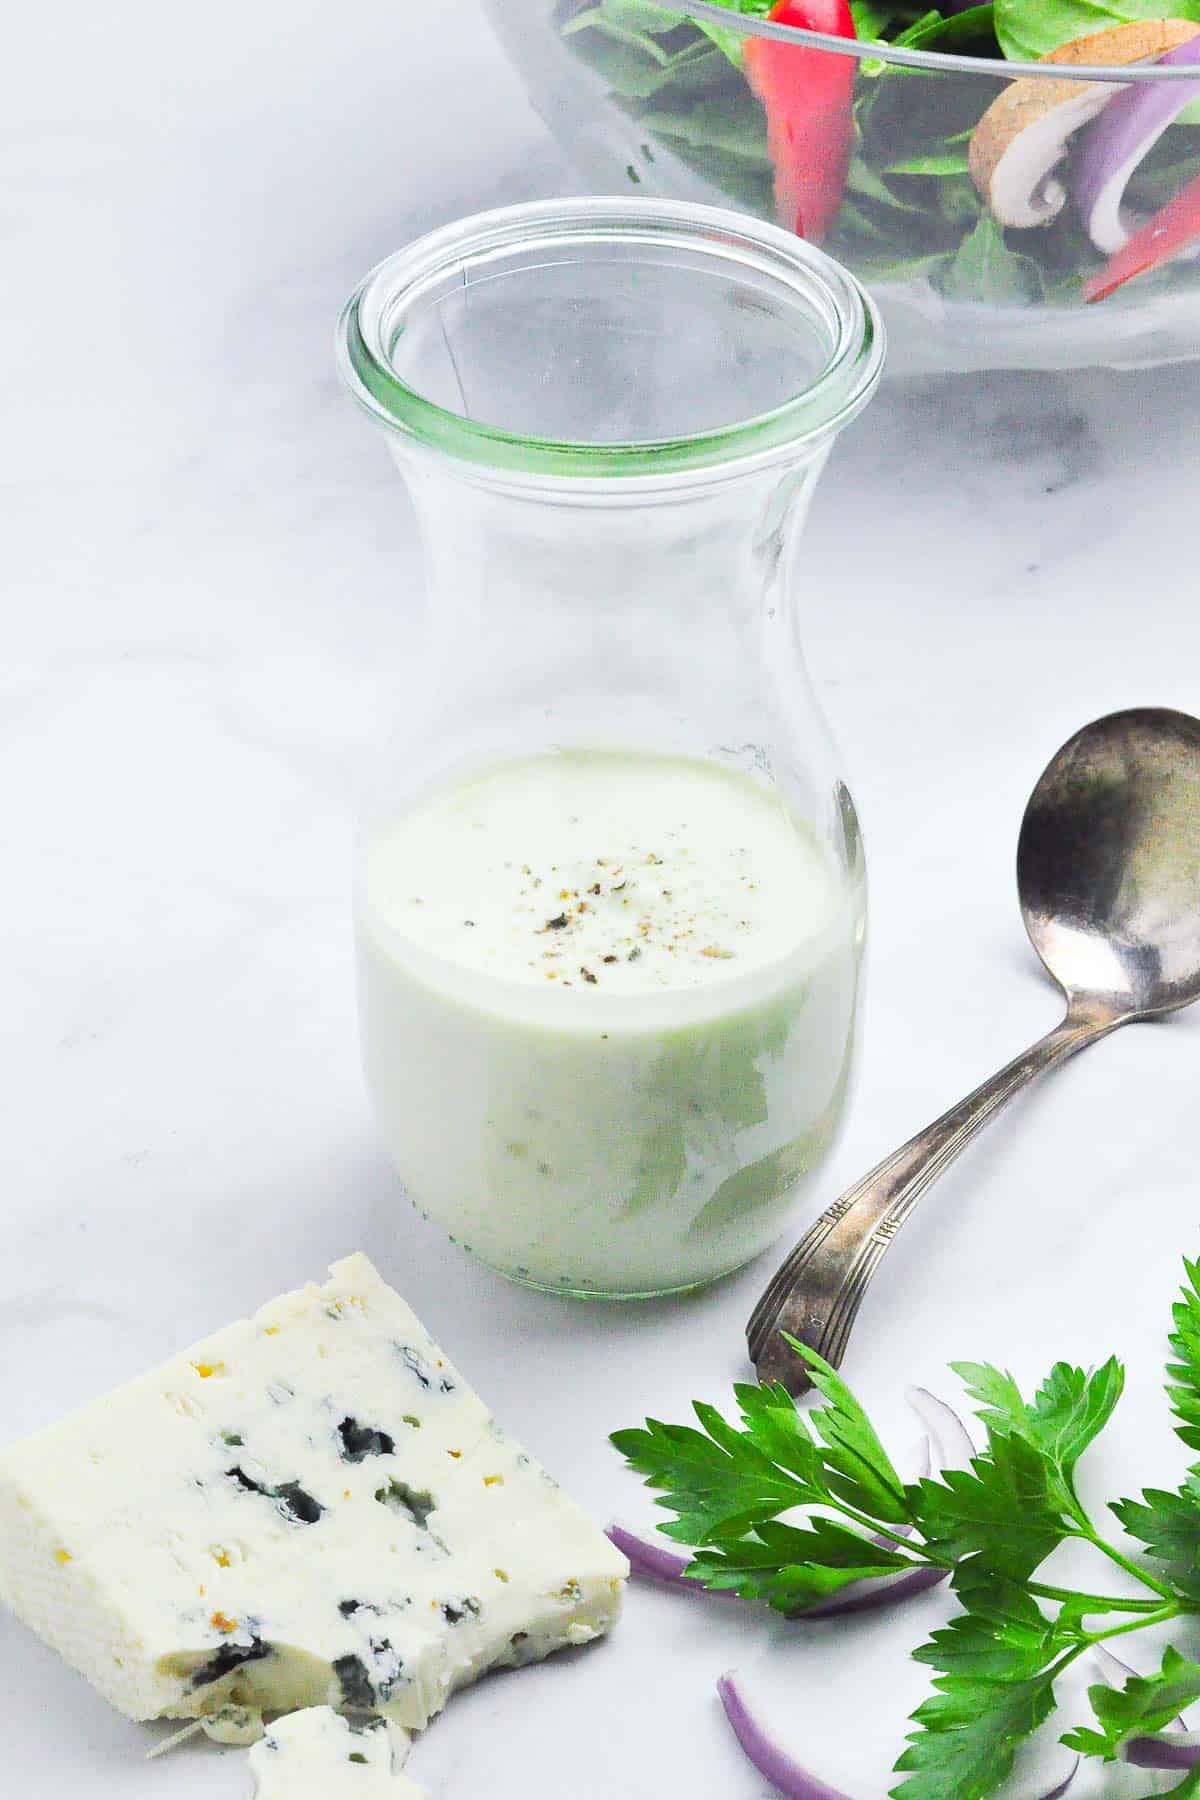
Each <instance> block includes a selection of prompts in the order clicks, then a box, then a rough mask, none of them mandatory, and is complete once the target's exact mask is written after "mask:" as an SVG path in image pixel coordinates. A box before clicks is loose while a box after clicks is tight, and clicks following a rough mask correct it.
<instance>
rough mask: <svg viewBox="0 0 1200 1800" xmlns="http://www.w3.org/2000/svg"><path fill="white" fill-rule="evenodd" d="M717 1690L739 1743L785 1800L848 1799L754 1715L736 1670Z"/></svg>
mask: <svg viewBox="0 0 1200 1800" xmlns="http://www.w3.org/2000/svg"><path fill="white" fill-rule="evenodd" d="M717 1693H718V1694H719V1695H720V1696H721V1705H722V1706H723V1707H724V1708H725V1717H726V1718H727V1719H728V1720H729V1723H730V1725H731V1726H732V1727H733V1732H734V1735H735V1737H736V1738H737V1741H738V1743H739V1744H740V1745H741V1746H742V1749H743V1750H744V1751H745V1752H746V1755H747V1756H748V1757H749V1759H750V1761H751V1762H752V1763H753V1764H754V1767H755V1768H756V1769H757V1770H758V1772H759V1774H760V1775H761V1776H763V1778H764V1779H765V1780H767V1781H769V1782H770V1783H771V1785H772V1787H774V1788H777V1789H778V1790H779V1792H780V1793H781V1794H783V1795H785V1796H786V1800H849V1796H848V1795H846V1794H844V1793H843V1792H842V1790H841V1789H840V1788H832V1787H830V1785H829V1783H828V1782H827V1781H822V1780H821V1779H820V1778H819V1776H816V1775H813V1774H812V1773H811V1772H810V1771H809V1770H808V1769H802V1768H801V1767H800V1764H799V1763H798V1762H796V1761H795V1759H794V1758H793V1757H792V1756H790V1755H789V1754H788V1752H787V1751H786V1750H785V1749H784V1748H783V1746H782V1745H781V1744H779V1743H778V1742H777V1741H776V1739H775V1738H773V1737H772V1735H771V1733H770V1732H769V1731H768V1730H767V1728H766V1726H765V1725H763V1724H762V1722H761V1720H759V1719H758V1717H757V1716H756V1715H755V1713H754V1712H753V1710H752V1709H751V1707H750V1705H749V1703H748V1702H747V1700H746V1696H745V1693H744V1692H743V1690H742V1685H741V1678H740V1677H739V1676H738V1675H737V1674H736V1673H734V1672H732V1671H731V1672H730V1673H729V1674H728V1675H722V1677H721V1679H720V1681H718V1683H717Z"/></svg>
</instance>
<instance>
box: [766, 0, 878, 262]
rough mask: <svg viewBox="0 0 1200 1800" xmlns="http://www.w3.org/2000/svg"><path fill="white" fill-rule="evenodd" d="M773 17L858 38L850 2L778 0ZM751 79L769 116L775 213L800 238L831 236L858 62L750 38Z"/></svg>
mask: <svg viewBox="0 0 1200 1800" xmlns="http://www.w3.org/2000/svg"><path fill="white" fill-rule="evenodd" d="M767 17H768V18H769V19H770V20H771V21H772V22H773V23H774V24H776V25H796V26H799V27H800V28H801V29H802V30H804V31H821V32H824V33H825V34H826V35H827V36H829V37H841V38H853V37H855V36H856V35H857V34H856V32H855V30H854V19H853V17H852V16H851V12H850V7H849V4H848V0H778V5H776V6H773V7H772V8H771V11H770V12H769V13H768V14H767ZM746 72H747V75H748V76H749V79H750V85H751V87H752V88H753V89H754V92H755V93H756V94H757V95H758V97H759V99H760V100H761V101H762V103H763V106H764V107H765V109H766V114H767V140H768V143H769V145H770V150H771V161H772V163H773V165H774V168H775V210H776V215H777V217H778V219H779V223H780V224H781V225H785V226H786V227H787V229H788V230H789V231H794V232H796V233H797V235H798V236H799V237H804V238H810V239H814V240H815V239H819V238H822V237H824V235H825V233H826V231H828V229H829V227H830V225H831V224H832V223H833V219H834V216H835V214H836V213H837V209H838V207H839V206H840V205H841V203H842V193H843V191H844V189H845V186H846V170H847V167H848V166H849V162H850V145H851V140H852V137H853V126H854V120H853V112H852V101H853V97H854V78H855V76H856V74H857V73H858V63H857V60H856V58H854V57H853V56H840V55H839V54H838V53H837V51H836V50H815V49H810V48H809V47H808V45H807V44H782V43H778V42H777V41H776V40H775V39H774V38H749V39H748V40H747V42H746Z"/></svg>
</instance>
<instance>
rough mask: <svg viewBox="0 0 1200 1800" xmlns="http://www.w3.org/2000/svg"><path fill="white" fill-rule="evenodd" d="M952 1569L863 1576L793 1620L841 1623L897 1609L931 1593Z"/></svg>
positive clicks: (925, 1568)
mask: <svg viewBox="0 0 1200 1800" xmlns="http://www.w3.org/2000/svg"><path fill="white" fill-rule="evenodd" d="M949 1573H950V1571H949V1569H935V1568H931V1567H930V1566H929V1565H928V1564H927V1563H922V1564H920V1565H919V1566H918V1567H917V1568H915V1569H890V1570H889V1571H888V1573H887V1574H886V1575H864V1576H863V1578H862V1580H861V1581H852V1582H850V1583H849V1584H848V1585H847V1586H846V1587H844V1588H839V1589H838V1591H837V1593H836V1594H831V1595H830V1596H829V1598H828V1600H818V1601H817V1602H816V1603H815V1604H814V1605H812V1606H806V1607H805V1608H804V1611H803V1612H801V1613H796V1614H794V1615H793V1616H794V1617H795V1618H798V1619H839V1618H841V1616H842V1615H843V1613H859V1612H874V1611H876V1609H877V1608H878V1607H881V1606H895V1605H896V1603H897V1602H898V1601H900V1600H912V1599H914V1598H915V1596H916V1595H917V1594H925V1593H928V1591H929V1589H930V1588H932V1587H937V1585H938V1583H939V1582H940V1581H945V1579H946V1577H947V1575H949Z"/></svg>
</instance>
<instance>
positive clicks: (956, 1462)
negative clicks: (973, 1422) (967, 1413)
mask: <svg viewBox="0 0 1200 1800" xmlns="http://www.w3.org/2000/svg"><path fill="white" fill-rule="evenodd" d="M904 1398H905V1399H906V1400H907V1401H908V1404H909V1405H910V1406H911V1407H912V1410H913V1411H914V1412H915V1413H916V1415H917V1417H918V1419H920V1421H921V1423H922V1425H924V1427H925V1429H926V1431H927V1432H928V1433H929V1438H930V1442H931V1443H932V1445H933V1459H934V1462H935V1464H936V1466H937V1467H938V1468H939V1469H969V1468H970V1466H971V1464H972V1463H973V1462H974V1460H975V1458H976V1457H977V1456H978V1454H979V1452H978V1450H976V1448H975V1445H974V1444H973V1443H972V1441H971V1434H970V1432H969V1431H968V1430H967V1428H966V1426H965V1425H964V1424H963V1422H962V1420H961V1419H960V1418H959V1416H958V1414H957V1413H956V1412H955V1410H954V1408H953V1407H952V1406H947V1405H946V1402H945V1401H944V1400H939V1399H938V1397H937V1395H936V1394H931V1393H930V1392H929V1389H928V1388H923V1387H910V1388H907V1389H906V1390H905V1394H904Z"/></svg>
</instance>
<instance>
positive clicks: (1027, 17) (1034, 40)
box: [996, 0, 1200, 62]
mask: <svg viewBox="0 0 1200 1800" xmlns="http://www.w3.org/2000/svg"><path fill="white" fill-rule="evenodd" d="M1134 19H1200V0H996V38H997V41H998V43H999V45H1000V49H1001V51H1002V52H1003V54H1004V55H1005V56H1006V57H1007V58H1008V60H1009V61H1010V62H1036V61H1037V60H1038V58H1039V57H1042V56H1048V55H1049V54H1050V52H1051V50H1057V49H1059V47H1060V46H1061V45H1063V44H1069V43H1072V42H1073V41H1074V39H1075V38H1081V37H1089V36H1090V35H1091V34H1092V32H1094V31H1107V30H1109V29H1110V28H1111V27H1112V26H1114V25H1127V24H1129V23H1130V21H1131V20H1134Z"/></svg>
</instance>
